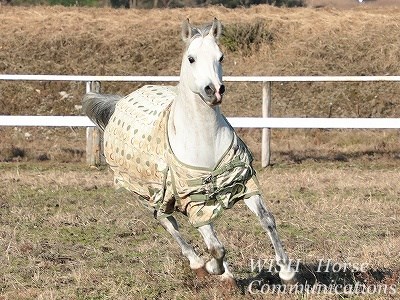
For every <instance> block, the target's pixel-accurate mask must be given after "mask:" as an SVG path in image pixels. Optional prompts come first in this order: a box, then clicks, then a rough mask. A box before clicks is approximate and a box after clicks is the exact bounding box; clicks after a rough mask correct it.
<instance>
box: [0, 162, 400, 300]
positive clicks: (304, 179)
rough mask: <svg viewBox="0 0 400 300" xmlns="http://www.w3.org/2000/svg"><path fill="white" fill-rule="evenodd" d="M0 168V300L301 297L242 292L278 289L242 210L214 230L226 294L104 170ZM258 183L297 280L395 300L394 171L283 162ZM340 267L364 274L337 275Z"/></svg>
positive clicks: (399, 229)
mask: <svg viewBox="0 0 400 300" xmlns="http://www.w3.org/2000/svg"><path fill="white" fill-rule="evenodd" d="M0 168H1V170H2V180H1V182H0V207H1V215H0V247H1V252H2V253H1V256H0V269H1V270H2V271H1V276H0V299H265V298H267V299H269V298H271V297H272V298H278V299H283V298H284V299H287V298H290V299H304V298H308V297H307V295H284V296H282V295H279V294H276V293H274V294H272V295H271V294H269V293H268V294H267V295H265V294H260V295H252V294H251V293H250V292H249V290H248V287H249V284H250V283H251V282H252V281H254V280H261V282H262V283H269V284H273V283H275V284H276V283H277V278H276V275H273V274H271V273H269V272H268V264H269V263H268V262H269V261H270V260H271V259H273V257H274V253H273V251H272V249H271V246H270V242H269V240H268V238H267V236H266V234H265V233H264V232H263V231H262V230H261V227H260V226H259V225H258V222H257V221H256V219H255V218H254V217H253V216H252V215H251V213H249V211H248V210H247V209H246V208H245V206H244V205H243V204H241V203H239V204H237V205H236V206H235V207H234V208H233V209H232V210H229V211H226V212H225V214H224V215H223V216H222V218H220V219H218V221H217V223H216V228H217V232H218V235H219V237H220V238H221V240H222V241H223V243H224V244H225V246H226V248H227V250H228V255H227V256H228V260H229V262H230V264H231V266H232V269H233V272H234V274H235V275H236V277H237V279H238V280H239V281H238V283H239V287H240V289H239V290H237V291H224V290H223V289H221V286H220V284H219V283H218V280H216V279H215V278H208V279H205V280H199V279H197V278H195V277H194V275H193V274H192V272H191V270H190V269H189V267H188V264H187V262H186V259H184V258H183V257H182V256H181V255H180V250H179V247H178V246H177V245H175V242H174V241H172V240H171V238H170V237H169V235H168V234H167V233H166V232H164V230H163V229H162V227H161V226H160V225H158V224H157V222H156V221H155V220H154V219H153V218H152V215H151V214H149V213H148V212H147V211H146V210H145V209H144V208H142V207H141V205H140V204H138V202H137V201H136V199H135V197H134V196H132V195H130V194H128V193H126V192H123V191H115V190H114V189H113V187H112V174H111V172H110V171H108V170H107V169H96V168H89V167H87V166H84V165H81V164H73V163H68V164H54V163H29V164H25V163H23V164H19V163H2V164H1V165H0ZM259 178H260V180H261V184H262V186H263V189H264V192H265V194H266V195H267V203H268V205H269V207H270V208H271V210H272V211H273V213H274V214H275V217H276V219H277V223H278V228H279V231H280V235H281V238H282V239H283V242H284V245H285V247H286V249H287V251H288V253H289V255H290V257H291V258H292V259H293V260H299V261H300V262H301V266H300V268H299V274H300V276H302V277H303V280H307V281H308V282H309V283H315V282H319V283H321V284H328V285H329V284H331V285H338V284H343V283H346V284H352V285H354V284H355V283H356V282H360V283H363V284H367V285H368V286H381V287H382V286H385V285H386V286H388V287H391V288H392V290H389V289H388V290H387V294H384V292H383V290H381V291H378V290H376V291H375V292H374V293H372V295H369V296H368V297H366V298H367V299H387V298H388V297H389V296H392V298H393V299H394V298H396V297H398V295H397V294H395V295H391V294H392V292H391V291H393V290H394V291H395V292H396V293H398V292H400V291H399V289H400V286H399V275H400V264H399V262H400V254H399V249H400V225H399V224H400V223H399V217H400V216H399V211H400V203H399V201H398V199H399V195H400V188H399V185H398V182H399V181H400V166H399V164H398V163H397V162H396V161H386V162H385V163H382V162H380V163H375V162H370V163H368V164H366V163H355V164H353V163H345V162H343V163H338V162H336V163H330V162H325V163H321V162H319V163H315V162H307V163H303V164H284V163H282V164H277V165H275V166H274V167H273V168H269V169H266V170H259ZM178 220H179V222H180V224H181V225H182V230H183V232H184V234H185V235H186V237H188V239H189V240H190V241H191V242H192V243H193V244H194V245H195V248H196V250H197V251H199V252H200V253H202V254H204V255H206V256H207V254H206V253H205V246H204V243H203V242H202V241H201V239H200V237H199V234H198V233H197V232H196V231H195V230H194V229H193V228H191V227H190V226H189V225H188V223H187V222H186V220H185V218H184V217H183V216H178ZM251 259H253V260H254V261H255V262H257V261H258V260H261V261H264V260H265V261H266V262H267V263H266V265H265V266H264V267H263V269H262V270H261V272H259V270H253V271H252V270H251ZM328 261H330V263H331V266H332V265H333V264H334V265H335V266H334V267H333V268H331V267H330V268H329V270H327V271H328V272H322V271H321V270H320V271H321V272H318V268H317V266H318V264H319V263H320V262H324V266H325V267H326V264H327V263H328ZM345 264H352V265H353V266H355V267H356V268H357V266H359V267H360V266H364V267H365V268H363V270H362V271H360V272H349V271H343V270H339V266H343V265H345ZM323 270H325V269H323ZM335 271H338V272H335ZM257 282H258V281H257ZM269 286H270V285H269ZM253 287H254V289H252V292H257V293H261V291H260V290H259V289H257V288H255V287H256V285H253ZM265 291H266V288H265V287H264V292H265ZM371 291H372V292H373V290H372V288H371ZM389 293H390V295H389ZM342 296H343V295H342ZM342 296H335V295H323V294H319V295H313V296H312V297H310V298H312V299H340V298H341V297H342ZM364 298H365V297H363V299H364ZM352 299H358V298H357V297H355V298H353V297H352Z"/></svg>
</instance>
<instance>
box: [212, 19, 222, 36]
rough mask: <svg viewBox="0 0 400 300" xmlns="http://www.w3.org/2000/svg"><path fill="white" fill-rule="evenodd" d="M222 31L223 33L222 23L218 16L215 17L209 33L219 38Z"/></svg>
mask: <svg viewBox="0 0 400 300" xmlns="http://www.w3.org/2000/svg"><path fill="white" fill-rule="evenodd" d="M221 33H222V24H221V22H220V21H219V20H218V19H217V18H214V21H213V23H212V25H211V29H210V33H209V34H211V35H212V36H214V38H215V39H216V40H218V39H219V37H220V36H221Z"/></svg>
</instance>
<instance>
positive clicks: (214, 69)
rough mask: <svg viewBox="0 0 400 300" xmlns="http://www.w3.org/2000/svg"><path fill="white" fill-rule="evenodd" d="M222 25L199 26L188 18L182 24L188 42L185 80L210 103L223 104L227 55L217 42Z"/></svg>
mask: <svg viewBox="0 0 400 300" xmlns="http://www.w3.org/2000/svg"><path fill="white" fill-rule="evenodd" d="M221 31H222V25H221V23H220V22H219V21H218V20H217V19H214V21H213V22H212V24H210V25H207V26H204V27H201V28H197V27H194V26H192V25H191V24H190V23H189V20H186V21H185V22H184V23H183V25H182V39H183V41H184V42H185V43H186V49H185V51H184V54H183V59H182V66H181V83H182V84H185V85H186V86H187V88H189V89H190V91H191V92H193V93H194V94H197V95H199V96H200V98H201V99H202V100H203V101H204V102H205V103H206V104H207V105H209V106H215V105H218V104H220V103H221V101H222V96H223V94H224V92H225V86H224V85H223V84H222V65H221V63H222V60H223V59H224V56H223V54H222V52H221V50H220V49H219V46H218V44H217V42H218V39H219V37H220V35H221Z"/></svg>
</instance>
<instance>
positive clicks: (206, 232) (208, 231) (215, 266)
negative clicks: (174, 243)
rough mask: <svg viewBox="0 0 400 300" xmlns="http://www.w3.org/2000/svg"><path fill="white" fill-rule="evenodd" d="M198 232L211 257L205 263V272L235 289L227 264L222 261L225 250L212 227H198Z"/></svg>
mask: <svg viewBox="0 0 400 300" xmlns="http://www.w3.org/2000/svg"><path fill="white" fill-rule="evenodd" d="M198 230H199V232H200V234H201V235H202V236H203V239H204V241H205V243H206V245H207V249H208V251H209V253H210V254H211V256H212V259H211V260H210V261H208V262H207V263H206V270H207V272H208V273H210V274H214V275H220V276H221V280H223V281H225V282H227V283H228V284H229V285H230V286H232V287H235V286H236V282H235V279H234V278H233V275H232V273H231V272H230V271H229V269H228V264H227V262H226V261H225V260H224V257H225V248H224V246H223V245H222V243H221V242H220V241H219V240H218V238H217V235H216V234H215V231H214V228H213V226H212V225H211V224H209V225H203V226H200V227H199V228H198Z"/></svg>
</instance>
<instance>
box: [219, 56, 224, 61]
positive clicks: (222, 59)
mask: <svg viewBox="0 0 400 300" xmlns="http://www.w3.org/2000/svg"><path fill="white" fill-rule="evenodd" d="M223 61H224V56H223V55H222V56H221V57H220V58H219V62H220V63H222V62H223Z"/></svg>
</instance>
